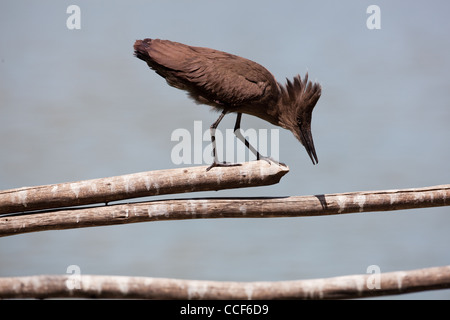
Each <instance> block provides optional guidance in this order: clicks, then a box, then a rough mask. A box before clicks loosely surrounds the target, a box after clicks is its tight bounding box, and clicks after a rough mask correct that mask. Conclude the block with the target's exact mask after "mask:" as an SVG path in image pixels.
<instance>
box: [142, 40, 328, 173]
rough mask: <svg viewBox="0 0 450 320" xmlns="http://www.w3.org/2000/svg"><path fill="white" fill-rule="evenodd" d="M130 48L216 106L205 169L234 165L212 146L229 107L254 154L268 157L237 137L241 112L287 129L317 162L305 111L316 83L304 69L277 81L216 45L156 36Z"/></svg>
mask: <svg viewBox="0 0 450 320" xmlns="http://www.w3.org/2000/svg"><path fill="white" fill-rule="evenodd" d="M134 50H135V56H136V57H137V58H139V59H141V60H143V61H145V62H147V64H148V66H149V67H150V68H151V69H153V70H155V71H156V73H157V74H159V75H160V76H162V77H164V78H165V79H166V81H167V83H168V84H169V85H171V86H172V87H175V88H178V89H182V90H186V91H187V92H188V93H189V96H190V97H191V98H192V99H193V100H194V101H195V102H197V103H199V104H207V105H210V106H212V107H213V108H215V109H217V110H219V111H222V113H221V114H220V116H219V118H218V119H217V120H216V121H215V122H214V123H213V124H212V125H211V127H210V130H211V142H212V146H213V156H214V163H213V164H212V165H211V166H210V167H208V169H207V170H209V169H211V168H212V167H216V166H229V165H236V164H229V163H225V162H224V163H220V162H219V161H218V157H217V152H216V143H215V130H216V128H217V126H218V125H219V123H220V121H221V120H222V118H223V117H224V116H225V114H227V113H230V112H236V113H237V118H236V124H235V127H234V133H235V135H236V136H237V137H238V138H239V139H240V140H241V141H242V142H244V143H245V145H246V146H247V148H249V149H250V151H252V152H253V153H254V154H255V155H256V158H257V159H258V160H259V159H266V160H268V161H269V159H270V158H268V157H263V156H261V155H260V153H259V152H258V151H257V150H256V149H255V148H254V147H253V146H251V145H250V144H249V142H248V141H247V140H246V139H245V138H244V137H243V135H242V133H241V132H240V130H239V129H240V125H241V117H242V114H243V113H245V114H249V115H252V116H256V117H258V118H261V119H264V120H266V121H268V122H270V123H271V124H273V125H276V126H280V127H282V128H285V129H287V130H290V131H292V133H293V134H294V136H295V137H296V138H297V139H298V140H299V141H300V142H301V143H302V145H303V146H304V147H305V148H306V151H307V152H308V155H309V157H310V158H311V160H312V162H313V164H316V163H317V162H318V159H317V155H316V150H315V148H314V142H313V138H312V135H311V116H312V111H313V109H314V106H315V105H316V103H317V101H318V100H319V98H320V94H321V86H320V85H319V84H318V83H311V82H308V73H306V75H305V77H304V79H303V80H302V79H301V77H300V75H297V76H296V77H295V78H294V81H293V82H291V81H289V80H287V83H286V85H285V86H283V85H281V84H279V83H278V82H277V81H276V80H275V78H274V76H273V75H272V74H271V73H270V72H269V71H268V70H267V69H266V68H264V67H263V66H261V65H259V64H257V63H256V62H253V61H251V60H248V59H245V58H242V57H238V56H235V55H232V54H229V53H226V52H222V51H218V50H213V49H209V48H202V47H192V46H188V45H185V44H182V43H178V42H173V41H168V40H160V39H144V40H137V41H136V42H135V44H134ZM270 160H271V159H270ZM272 161H273V160H272ZM275 162H276V161H275Z"/></svg>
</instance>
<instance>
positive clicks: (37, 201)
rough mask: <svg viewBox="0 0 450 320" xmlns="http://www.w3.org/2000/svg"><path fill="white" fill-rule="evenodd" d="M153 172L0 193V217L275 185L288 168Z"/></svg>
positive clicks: (262, 164) (262, 165)
mask: <svg viewBox="0 0 450 320" xmlns="http://www.w3.org/2000/svg"><path fill="white" fill-rule="evenodd" d="M206 168H207V167H206V166H199V167H190V168H178V169H168V170H157V171H149V172H142V173H135V174H128V175H123V176H117V177H110V178H102V179H93V180H85V181H79V182H68V183H61V184H52V185H45V186H36V187H24V188H19V189H12V190H4V191H0V214H4V213H17V212H26V211H35V210H42V209H52V208H61V207H73V206H79V205H88V204H95V203H108V202H111V201H118V200H124V199H131V198H138V197H146V196H154V195H163V194H175V193H184V192H194V191H208V190H222V189H230V188H245V187H255V186H264V185H271V184H275V183H278V182H279V181H280V179H281V177H282V176H284V175H285V174H286V173H287V172H288V171H289V168H288V167H286V166H278V165H275V164H269V163H268V162H267V161H252V162H246V163H242V164H241V165H240V166H233V167H226V168H223V167H216V168H213V169H212V170H210V171H206Z"/></svg>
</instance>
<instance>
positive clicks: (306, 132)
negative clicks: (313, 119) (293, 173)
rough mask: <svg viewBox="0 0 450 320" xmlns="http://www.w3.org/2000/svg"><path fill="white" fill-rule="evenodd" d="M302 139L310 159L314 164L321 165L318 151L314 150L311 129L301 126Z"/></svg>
mask: <svg viewBox="0 0 450 320" xmlns="http://www.w3.org/2000/svg"><path fill="white" fill-rule="evenodd" d="M300 137H301V142H302V144H303V146H304V147H305V149H306V152H308V155H309V157H310V158H311V161H312V163H313V164H317V163H319V159H317V154H316V149H315V148H314V141H313V138H312V134H311V129H309V128H305V127H302V126H300Z"/></svg>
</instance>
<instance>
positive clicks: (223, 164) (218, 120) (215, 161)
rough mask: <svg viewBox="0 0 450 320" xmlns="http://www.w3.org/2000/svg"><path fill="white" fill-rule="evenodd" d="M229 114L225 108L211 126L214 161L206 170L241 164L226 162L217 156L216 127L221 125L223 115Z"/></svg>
mask: <svg viewBox="0 0 450 320" xmlns="http://www.w3.org/2000/svg"><path fill="white" fill-rule="evenodd" d="M226 114H227V111H226V110H223V111H222V113H221V114H220V116H219V118H218V119H217V120H216V121H215V122H214V123H213V124H212V125H211V127H209V131H210V133H211V142H212V148H213V151H212V152H213V157H214V162H213V163H212V164H211V165H210V166H209V167H208V168H207V169H206V171H209V170H211V168H214V167H230V166H240V164H238V163H237V164H234V163H226V162H219V160H218V157H217V150H216V129H217V126H218V125H219V123H220V121H222V119H223V117H224V116H225V115H226Z"/></svg>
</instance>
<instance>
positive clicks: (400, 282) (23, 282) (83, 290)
mask: <svg viewBox="0 0 450 320" xmlns="http://www.w3.org/2000/svg"><path fill="white" fill-rule="evenodd" d="M447 288H450V266H444V267H433V268H426V269H418V270H411V271H397V272H388V273H379V274H361V275H351V276H341V277H334V278H325V279H311V280H295V281H274V282H225V281H223V282H221V281H198V280H179V279H165V278H146V277H126V276H100V275H42V276H29V277H11V278H0V298H40V299H42V298H73V297H76V298H119V299H124V298H132V299H203V300H208V299H253V300H267V299H352V298H363V297H375V296H385V295H393V294H404V293H411V292H419V291H425V290H436V289H447Z"/></svg>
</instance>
